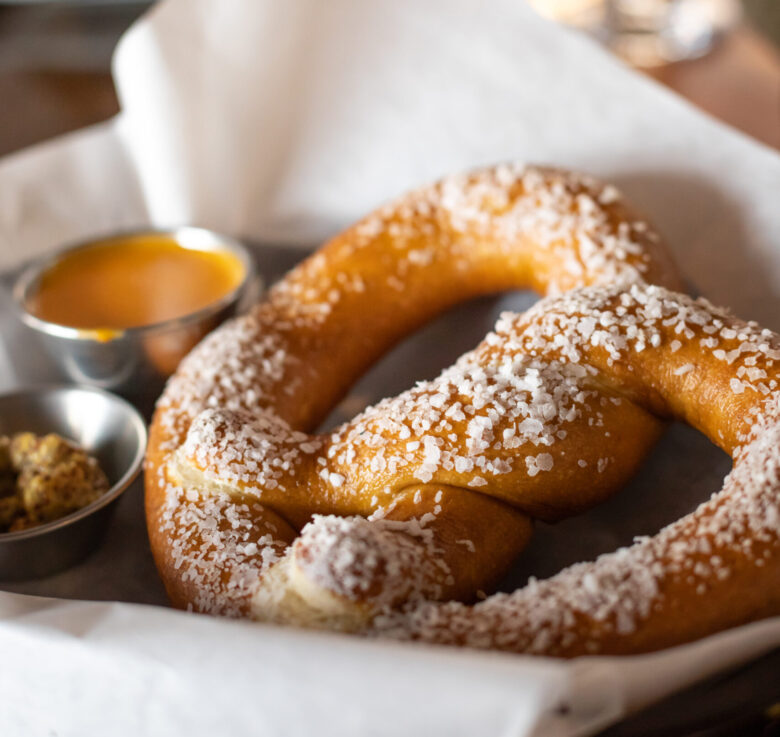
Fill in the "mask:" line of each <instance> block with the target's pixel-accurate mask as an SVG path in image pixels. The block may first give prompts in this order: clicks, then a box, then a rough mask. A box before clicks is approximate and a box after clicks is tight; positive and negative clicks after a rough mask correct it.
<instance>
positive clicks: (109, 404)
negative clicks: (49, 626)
mask: <svg viewBox="0 0 780 737" xmlns="http://www.w3.org/2000/svg"><path fill="white" fill-rule="evenodd" d="M25 431H29V432H33V433H35V434H37V435H45V434H47V433H52V432H53V433H57V434H58V435H61V436H62V437H64V438H66V439H69V440H72V441H73V442H75V443H77V444H78V445H79V446H81V447H82V448H84V450H86V451H87V452H88V453H89V454H90V455H92V456H94V457H95V458H97V460H98V463H100V467H101V468H102V469H103V471H104V472H105V474H106V476H108V480H109V483H110V484H111V488H110V489H109V490H108V491H107V492H106V493H105V494H103V496H101V497H100V498H99V499H97V500H96V501H94V502H92V504H90V505H88V506H86V507H84V508H83V509H80V510H78V511H77V512H74V513H73V514H69V515H68V516H67V517H63V518H62V519H58V520H55V521H53V522H47V523H46V524H44V525H39V526H38V527H31V528H30V529H29V530H22V531H20V532H7V533H0V580H4V581H20V580H24V579H29V578H40V577H42V576H47V575H50V574H52V573H56V572H57V571H60V570H63V569H65V568H69V567H70V566H72V565H74V564H76V563H78V562H79V561H80V560H82V559H83V558H84V557H86V556H87V555H88V554H89V553H90V552H91V551H92V550H93V549H94V548H95V547H96V546H97V545H98V543H99V542H100V541H101V539H102V537H103V533H104V532H105V530H106V526H107V525H108V522H109V520H110V518H111V515H112V513H113V511H114V508H115V505H116V502H117V501H118V500H119V497H120V496H121V495H122V492H124V491H125V489H127V488H128V486H130V484H131V483H132V482H133V480H134V479H135V478H136V476H138V473H139V471H140V470H141V465H142V463H143V459H144V453H145V451H146V439H147V433H146V423H145V422H144V419H143V417H141V415H140V413H139V412H138V410H136V409H135V408H134V407H133V406H132V405H131V404H129V403H128V402H126V401H125V400H124V399H121V398H120V397H117V396H116V395H114V394H109V393H108V392H105V391H102V390H100V389H93V388H90V387H78V386H44V387H40V388H37V387H33V388H29V389H24V390H22V391H17V392H13V393H10V394H3V395H0V435H12V434H14V433H17V432H25Z"/></svg>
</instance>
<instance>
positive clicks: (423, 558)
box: [146, 166, 780, 656]
mask: <svg viewBox="0 0 780 737" xmlns="http://www.w3.org/2000/svg"><path fill="white" fill-rule="evenodd" d="M524 287H530V288H533V289H536V290H537V291H539V292H542V293H544V294H547V295H548V296H547V297H546V298H545V299H543V300H542V301H540V302H539V303H537V304H536V306H534V307H533V308H532V309H531V310H529V311H528V312H526V313H525V314H522V315H517V314H509V313H507V314H504V315H502V317H501V319H500V320H499V322H498V324H497V325H496V328H495V330H494V332H492V333H490V334H489V335H488V336H487V337H486V338H485V339H484V341H483V342H482V343H481V344H480V345H479V346H478V347H477V348H476V349H475V350H473V351H471V352H470V353H467V354H466V355H464V356H463V357H462V358H460V359H459V360H458V361H457V363H456V364H455V365H454V366H452V367H450V368H448V369H446V370H445V371H443V372H442V374H441V375H440V376H439V377H438V378H436V379H434V380H433V381H427V382H421V383H419V384H418V385H417V386H415V387H414V388H413V389H410V390H409V391H407V392H404V393H403V394H401V395H399V396H398V397H395V398H393V399H387V400H384V401H382V402H380V403H379V404H378V405H376V406H374V407H371V408H369V409H367V410H365V411H364V412H363V413H361V414H360V415H358V416H357V417H355V418H354V419H353V420H351V421H350V422H348V423H346V424H344V425H342V426H341V427H339V428H337V429H336V430H334V431H332V432H330V433H327V434H321V435H316V434H314V435H313V434H310V432H311V431H312V430H313V429H315V428H316V427H317V425H318V423H320V422H321V421H322V419H323V418H324V417H325V416H326V415H327V414H328V412H329V410H330V409H331V408H332V406H333V405H334V404H335V403H336V402H337V401H338V399H339V398H340V397H341V396H342V395H343V394H344V393H345V391H346V390H347V389H348V388H349V386H350V385H351V383H352V382H353V381H354V380H355V379H356V378H357V377H358V376H359V375H360V374H361V373H362V372H363V371H365V369H366V368H367V367H368V366H369V365H370V364H371V363H372V362H373V361H374V360H376V358H378V357H379V356H380V355H381V354H382V353H383V352H385V351H386V350H387V349H388V348H389V347H390V346H391V345H392V344H394V343H395V342H396V341H397V340H399V339H400V338H401V337H403V336H404V335H406V334H408V333H409V332H411V331H412V330H413V329H414V328H416V327H417V326H419V325H420V324H422V323H423V322H425V321H426V320H428V319H430V318H431V317H432V316H433V315H435V314H437V313H439V312H441V311H443V310H444V309H446V308H448V307H450V306H451V305H453V304H455V303H456V302H459V301H462V300H464V299H467V298H470V297H473V296H476V295H478V294H484V293H489V292H495V291H499V290H503V289H509V288H524ZM668 288H679V282H678V281H677V276H676V273H675V270H674V268H673V266H672V265H671V264H670V262H669V260H668V258H667V256H666V255H665V252H664V250H663V248H662V246H661V244H660V242H659V238H658V237H657V236H656V235H655V233H654V232H653V231H652V230H651V228H650V227H649V226H648V225H646V224H645V223H644V222H642V221H641V220H639V219H638V218H637V217H636V216H635V215H634V214H633V213H632V212H631V210H630V209H629V208H628V206H627V205H625V203H623V201H622V200H621V198H620V197H619V195H618V194H617V192H616V190H614V188H612V187H609V186H606V187H605V186H603V185H601V184H599V183H597V182H595V181H594V180H592V179H590V178H587V177H582V176H577V175H574V174H570V173H566V172H560V171H553V170H548V169H536V168H528V169H524V168H522V167H518V166H500V167H497V168H494V169H490V170H486V171H481V172H477V173H474V174H469V175H465V176H460V177H454V178H450V179H447V180H444V181H442V182H439V183H438V184H436V185H433V186H431V187H428V188H426V189H422V190H420V191H417V192H413V193H411V194H409V195H407V196H405V197H403V198H402V199H400V200H399V201H397V202H395V203H391V204H390V205H387V206H386V207H384V208H382V209H380V210H378V211H377V212H375V213H373V214H371V215H369V216H368V217H367V218H366V219H365V220H363V221H361V222H360V223H358V224H357V225H355V226H353V227H352V228H350V229H349V230H347V231H345V232H344V233H343V234H341V235H339V236H337V237H336V238H335V239H333V240H332V241H331V242H330V243H328V244H327V245H326V246H324V247H323V249H321V250H320V251H319V252H318V253H316V254H315V255H314V256H312V257H311V258H309V259H308V260H307V261H305V262H304V263H303V264H301V265H300V266H299V267H298V268H296V269H295V270H293V271H292V272H291V273H290V274H288V275H287V276H286V277H285V278H284V279H283V280H282V281H281V282H280V283H279V284H277V285H276V286H275V287H274V289H273V290H272V291H271V292H270V293H269V295H268V297H267V298H266V300H265V301H263V302H262V303H260V304H259V305H258V306H257V307H256V308H255V309H254V310H253V311H252V312H251V313H250V314H249V315H247V316H245V317H243V318H239V319H238V320H235V321H233V322H231V323H229V324H227V325H225V326H223V327H222V328H220V329H219V330H217V331H216V332H215V333H213V334H212V335H211V336H209V337H208V338H207V339H206V340H205V341H204V342H203V343H202V344H201V345H200V346H199V347H198V348H196V350H195V351H194V352H193V353H192V354H191V355H190V356H189V357H188V358H187V359H186V360H185V362H184V363H183V364H182V366H181V367H180V369H179V371H178V373H177V374H176V375H175V376H174V377H173V379H172V380H171V382H170V383H169V385H168V387H167V389H166V392H165V394H164V395H163V397H162V398H161V400H160V402H159V404H158V409H157V412H156V415H155V418H154V421H153V425H152V434H151V442H150V447H149V456H148V466H147V497H146V499H147V519H148V526H149V534H150V540H151V543H152V549H153V552H154V555H155V558H156V562H157V565H158V568H159V570H160V573H161V575H162V577H163V580H164V582H165V585H166V587H167V589H168V592H169V594H170V596H171V599H172V601H173V602H174V604H176V605H177V606H181V607H188V608H192V609H195V610H198V611H204V612H212V613H220V614H225V615H232V616H252V617H255V618H257V619H265V620H273V621H279V622H287V623H297V624H303V625H308V626H325V627H330V628H336V629H343V630H362V631H364V632H368V633H373V634H384V635H390V636H395V637H402V638H412V639H419V640H425V641H430V642H442V643H452V644H463V645H471V646H477V647H491V648H499V649H506V650H514V651H518V652H535V653H545V654H554V655H562V656H572V655H577V654H580V653H586V652H615V653H620V652H637V651H644V650H651V649H656V648H661V647H665V646H668V645H672V644H675V643H678V642H684V641H688V640H691V639H694V638H697V637H701V636H704V635H706V634H709V633H712V632H715V631H718V630H721V629H723V628H726V627H730V626H733V625H736V624H740V623H743V622H747V621H751V620H754V619H757V618H760V617H766V616H770V615H773V614H777V613H780V585H779V584H780V556H779V555H778V553H779V552H780V491H779V490H780V451H778V448H780V387H778V374H779V373H780V368H779V367H780V338H778V336H777V335H775V334H774V333H772V332H770V331H767V330H762V329H761V328H760V327H758V326H757V325H755V324H754V323H744V322H741V321H739V320H737V319H736V318H734V317H732V316H731V315H729V314H728V313H727V312H724V311H722V310H719V309H716V308H715V307H713V306H712V305H710V304H709V303H707V302H706V301H704V300H693V299H691V298H689V297H686V296H683V295H680V294H677V293H674V292H672V291H669V289H668ZM668 418H678V419H681V420H683V421H685V422H687V423H689V424H690V425H692V426H693V427H696V428H698V429H699V430H701V431H702V432H703V433H705V434H706V435H707V436H708V437H709V438H710V439H711V440H712V441H713V442H714V443H716V444H717V445H718V446H720V447H721V448H722V449H724V450H725V451H726V452H728V453H730V454H731V455H732V457H733V458H734V460H735V465H734V469H733V471H732V473H731V474H730V475H729V476H728V477H727V479H726V481H725V484H724V487H723V490H722V491H721V492H719V493H718V494H716V495H715V496H713V497H712V498H711V499H710V500H709V501H707V502H706V503H704V504H703V505H702V506H701V507H699V508H698V509H697V510H696V511H695V512H693V513H692V514H690V515H688V516H686V517H684V518H682V519H681V520H679V521H678V522H676V523H674V524H673V525H671V526H669V527H667V528H666V529H664V530H662V531H661V532H660V533H658V534H657V535H656V536H655V537H652V538H647V539H641V540H638V541H637V542H636V543H635V544H634V545H633V546H632V547H630V548H627V549H622V550H619V551H617V552H615V553H612V554H609V555H605V556H602V557H600V558H599V559H598V560H596V561H594V562H590V563H582V564H578V565H575V566H572V567H570V568H568V569H565V570H564V571H562V572H561V573H559V574H558V575H556V576H554V577H553V578H551V579H548V580H546V581H541V582H536V581H532V582H530V583H529V584H528V585H527V586H526V587H524V588H522V589H520V590H518V591H516V592H515V593H513V594H496V595H493V596H492V597H489V598H488V599H487V600H485V601H483V602H480V603H479V604H476V605H472V604H469V603H468V602H469V601H470V600H472V599H473V598H474V596H475V594H476V592H477V591H479V590H481V589H488V588H489V587H493V586H495V585H496V583H497V582H498V581H499V580H500V578H501V577H502V576H503V575H504V574H505V573H506V571H507V569H508V567H509V566H510V565H511V563H512V562H513V561H514V559H515V558H516V557H517V555H518V554H519V553H520V552H521V551H522V549H523V548H524V546H525V545H526V544H527V542H528V540H529V537H530V535H531V531H532V525H533V521H534V520H537V519H539V520H547V521H555V520H558V519H561V518H563V517H565V516H568V515H571V514H575V513H577V512H580V511H582V510H584V509H587V508H589V507H591V506H592V505H594V504H597V503H599V502H600V501H602V500H604V499H605V498H607V497H608V496H609V495H611V494H613V493H614V492H615V491H617V490H618V489H619V488H620V487H621V486H622V485H623V484H624V483H625V481H626V480H627V479H628V478H629V477H630V476H631V475H632V474H633V473H634V472H635V471H636V469H637V468H638V467H639V465H640V463H641V461H642V459H643V458H644V457H645V455H646V454H647V452H648V451H649V449H650V448H651V446H652V444H653V443H654V442H655V440H656V439H657V437H658V436H659V433H660V432H661V430H662V427H663V423H664V420H666V419H668Z"/></svg>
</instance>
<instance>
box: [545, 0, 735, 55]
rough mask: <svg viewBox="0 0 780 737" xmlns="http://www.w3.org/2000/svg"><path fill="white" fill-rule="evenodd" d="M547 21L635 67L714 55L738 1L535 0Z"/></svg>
mask: <svg viewBox="0 0 780 737" xmlns="http://www.w3.org/2000/svg"><path fill="white" fill-rule="evenodd" d="M530 2H531V4H532V5H533V6H534V7H535V8H536V9H537V10H538V11H539V12H540V13H542V14H543V15H546V16H548V17H551V18H553V19H555V20H558V21H562V22H564V23H568V24H569V25H573V26H576V27H578V28H581V29H583V30H586V31H588V32H589V33H591V34H593V35H594V36H596V37H597V38H598V39H599V40H601V41H602V42H603V43H604V44H606V45H607V46H608V47H610V48H611V49H612V50H613V51H615V52H616V53H617V54H619V55H620V56H622V57H623V58H624V59H625V60H626V61H628V62H629V63H630V64H633V65H634V66H639V67H654V66H660V65H662V64H668V63H669V62H673V61H681V60H683V59H693V58H696V57H699V56H702V55H704V54H706V53H707V51H709V49H710V48H711V47H712V45H713V44H714V42H715V41H716V40H717V38H718V37H719V36H720V35H721V34H723V33H724V32H725V31H727V30H729V29H730V28H732V27H733V26H734V25H736V23H737V21H738V20H739V18H740V5H739V3H738V2H737V0H530Z"/></svg>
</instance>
